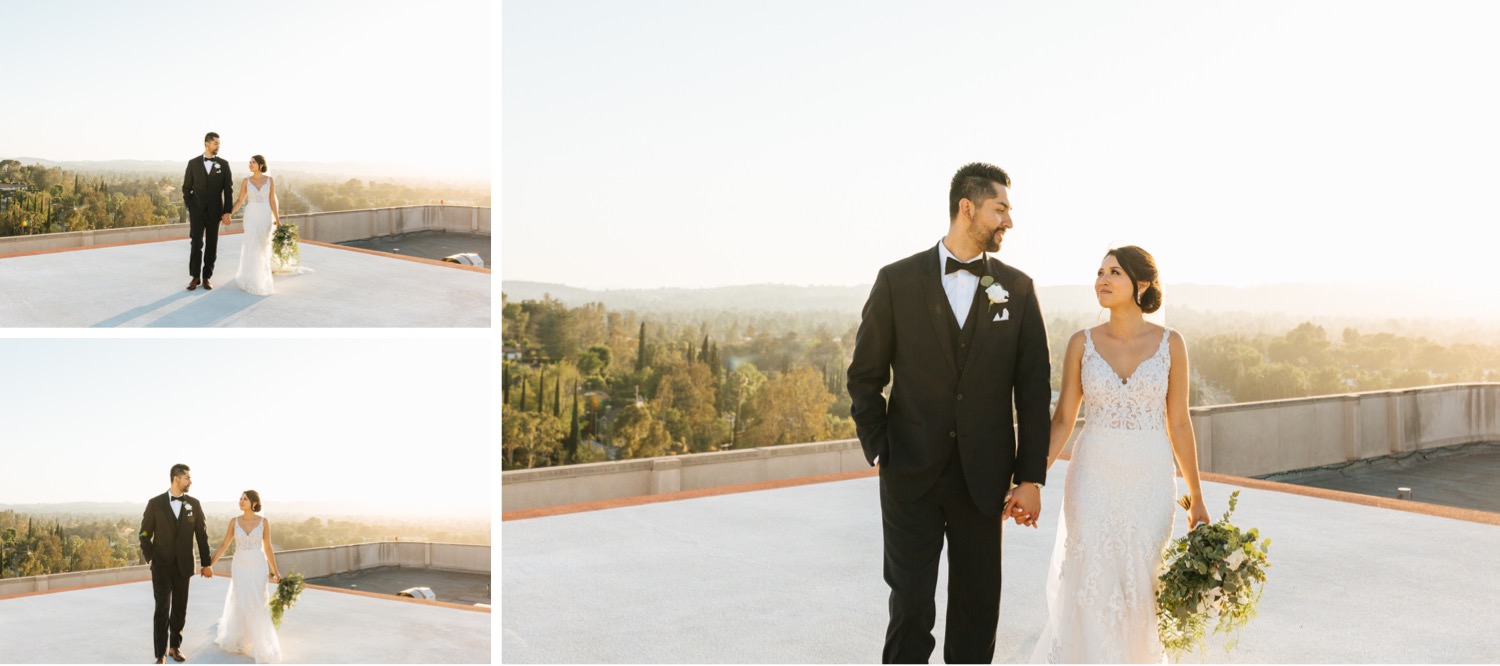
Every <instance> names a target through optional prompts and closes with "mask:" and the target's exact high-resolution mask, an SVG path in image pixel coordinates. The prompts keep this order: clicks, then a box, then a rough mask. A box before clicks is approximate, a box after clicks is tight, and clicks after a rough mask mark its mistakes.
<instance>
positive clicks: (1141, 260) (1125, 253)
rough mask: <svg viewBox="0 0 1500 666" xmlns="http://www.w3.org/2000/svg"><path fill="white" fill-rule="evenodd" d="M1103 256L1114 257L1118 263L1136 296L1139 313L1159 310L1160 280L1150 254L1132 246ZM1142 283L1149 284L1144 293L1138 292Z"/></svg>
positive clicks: (1120, 248) (1116, 249)
mask: <svg viewBox="0 0 1500 666" xmlns="http://www.w3.org/2000/svg"><path fill="white" fill-rule="evenodd" d="M1104 256H1106V257H1114V258H1115V261H1118V262H1120V268H1123V269H1125V275H1126V276H1127V277H1129V278H1130V285H1131V288H1132V291H1135V294H1136V296H1135V304H1136V305H1139V306H1141V312H1144V313H1146V314H1151V313H1153V312H1156V311H1157V310H1160V309H1161V280H1160V276H1159V275H1158V274H1157V272H1156V259H1155V258H1154V257H1152V256H1151V253H1150V252H1147V251H1145V250H1142V249H1141V248H1139V247H1136V246H1134V245H1126V246H1124V247H1117V248H1115V249H1113V250H1110V251H1109V252H1106V253H1104ZM1142 282H1150V283H1151V284H1150V286H1148V287H1146V290H1145V291H1138V289H1139V284H1140V283H1142Z"/></svg>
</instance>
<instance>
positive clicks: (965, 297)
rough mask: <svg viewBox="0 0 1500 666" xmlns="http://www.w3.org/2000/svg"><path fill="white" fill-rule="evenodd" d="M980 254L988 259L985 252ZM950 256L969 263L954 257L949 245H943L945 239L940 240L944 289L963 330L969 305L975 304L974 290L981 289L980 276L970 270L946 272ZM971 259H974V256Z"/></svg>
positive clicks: (940, 272)
mask: <svg viewBox="0 0 1500 666" xmlns="http://www.w3.org/2000/svg"><path fill="white" fill-rule="evenodd" d="M979 256H980V257H982V258H986V259H988V258H987V257H985V254H984V253H983V252H980V253H979ZM949 257H953V260H954V261H957V262H960V263H969V262H967V261H963V260H961V259H959V258H958V257H954V256H953V253H952V252H949V251H948V246H947V245H943V241H942V240H939V241H938V273H939V274H940V275H942V277H943V291H944V292H946V293H947V294H948V305H951V306H953V316H954V317H956V318H957V319H958V328H959V329H960V330H962V329H963V327H964V321H966V320H967V319H968V318H969V307H970V306H972V305H974V291H975V290H977V289H979V276H978V275H975V274H973V273H970V272H968V271H953V272H952V273H947V272H945V271H947V270H948V258H949ZM969 261H973V258H970V259H969Z"/></svg>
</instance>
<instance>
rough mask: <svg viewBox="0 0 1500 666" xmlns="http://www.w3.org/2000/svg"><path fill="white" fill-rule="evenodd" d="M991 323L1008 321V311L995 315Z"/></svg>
mask: <svg viewBox="0 0 1500 666" xmlns="http://www.w3.org/2000/svg"><path fill="white" fill-rule="evenodd" d="M993 321H1010V309H1009V308H1007V309H1004V310H1001V311H1000V314H997V315H995V318H994V320H993Z"/></svg>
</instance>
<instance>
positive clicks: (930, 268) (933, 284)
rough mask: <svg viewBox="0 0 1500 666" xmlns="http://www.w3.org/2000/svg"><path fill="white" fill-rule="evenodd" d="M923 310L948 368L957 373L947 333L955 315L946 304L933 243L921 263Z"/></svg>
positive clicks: (951, 307) (951, 344)
mask: <svg viewBox="0 0 1500 666" xmlns="http://www.w3.org/2000/svg"><path fill="white" fill-rule="evenodd" d="M921 271H922V275H921V276H920V281H921V283H922V296H923V301H924V302H923V303H922V309H923V311H924V312H927V313H930V314H929V316H928V321H930V322H932V337H933V338H934V339H936V340H937V343H938V347H940V348H941V350H942V354H943V358H944V359H945V360H946V361H947V363H948V369H949V370H952V371H953V373H954V374H957V373H958V363H957V362H955V361H954V359H953V340H952V339H950V337H949V333H948V325H949V323H950V322H952V321H953V320H954V317H956V316H957V315H954V314H953V306H952V305H949V304H948V293H947V292H945V291H943V278H942V272H941V271H940V270H939V268H938V249H937V246H936V245H934V246H933V247H932V250H931V251H929V252H928V253H927V259H926V260H925V261H923V262H922V264H921Z"/></svg>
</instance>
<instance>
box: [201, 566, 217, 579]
mask: <svg viewBox="0 0 1500 666" xmlns="http://www.w3.org/2000/svg"><path fill="white" fill-rule="evenodd" d="M198 573H199V574H201V575H202V576H203V577H204V578H213V577H214V568H213V567H211V566H210V567H203V571H200V572H198Z"/></svg>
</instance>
